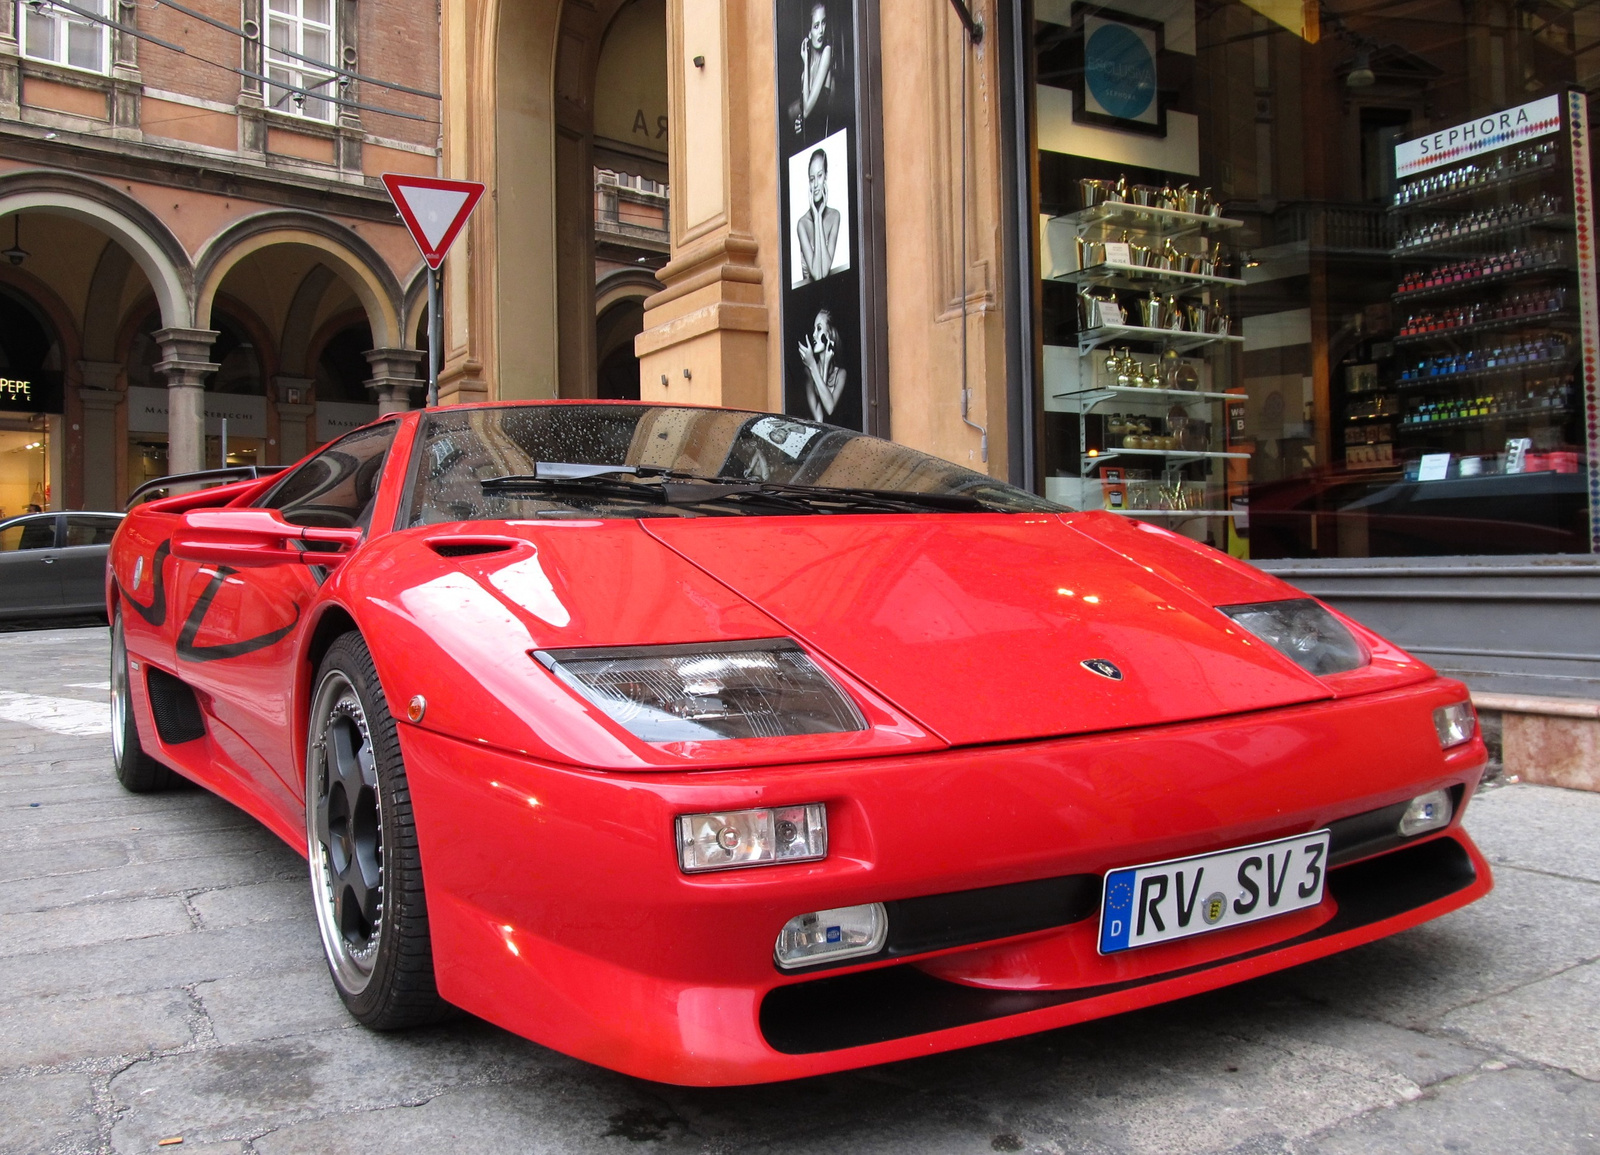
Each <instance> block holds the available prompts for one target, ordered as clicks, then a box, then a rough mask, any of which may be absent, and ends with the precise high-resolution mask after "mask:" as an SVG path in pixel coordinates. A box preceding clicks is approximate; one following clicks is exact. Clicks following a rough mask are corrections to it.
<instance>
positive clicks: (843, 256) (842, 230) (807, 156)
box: [789, 130, 850, 286]
mask: <svg viewBox="0 0 1600 1155" xmlns="http://www.w3.org/2000/svg"><path fill="white" fill-rule="evenodd" d="M849 171H850V153H849V150H848V148H847V147H846V141H845V134H844V132H843V131H842V130H841V131H839V132H836V133H834V134H833V135H832V136H830V137H828V138H827V139H826V140H824V141H822V143H820V144H818V145H817V146H816V147H815V148H807V149H802V150H801V151H800V152H797V153H795V154H794V155H793V156H791V157H790V158H789V246H790V251H789V284H790V285H792V286H800V285H804V284H807V283H809V282H811V281H820V280H822V279H823V278H825V277H830V276H832V275H833V274H834V273H842V272H844V271H845V270H846V269H848V268H849V267H850V186H849V184H848V183H847V181H846V179H845V177H846V174H848V173H849ZM834 174H838V175H837V176H835V175H834Z"/></svg>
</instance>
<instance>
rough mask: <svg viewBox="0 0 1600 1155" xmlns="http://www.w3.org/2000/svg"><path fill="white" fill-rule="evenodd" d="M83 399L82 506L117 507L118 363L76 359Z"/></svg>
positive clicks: (120, 396) (120, 369)
mask: <svg viewBox="0 0 1600 1155" xmlns="http://www.w3.org/2000/svg"><path fill="white" fill-rule="evenodd" d="M78 371H79V372H80V373H82V374H83V382H84V387H83V388H81V389H79V390H78V399H79V400H80V401H82V402H83V508H85V509H117V508H118V507H120V506H121V504H122V502H121V501H120V500H118V492H119V490H120V489H121V487H120V486H119V485H118V484H117V407H118V406H120V405H121V404H122V401H123V397H124V394H123V393H121V392H120V391H119V390H118V389H117V374H119V373H121V372H122V366H121V365H119V364H117V363H116V362H115V361H79V362H78Z"/></svg>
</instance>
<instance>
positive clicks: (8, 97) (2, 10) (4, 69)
mask: <svg viewBox="0 0 1600 1155" xmlns="http://www.w3.org/2000/svg"><path fill="white" fill-rule="evenodd" d="M17 15H18V13H17V6H16V5H15V4H7V5H0V118H4V119H5V120H18V119H20V116H21V101H22V58H21V52H20V50H19V45H18V43H17Z"/></svg>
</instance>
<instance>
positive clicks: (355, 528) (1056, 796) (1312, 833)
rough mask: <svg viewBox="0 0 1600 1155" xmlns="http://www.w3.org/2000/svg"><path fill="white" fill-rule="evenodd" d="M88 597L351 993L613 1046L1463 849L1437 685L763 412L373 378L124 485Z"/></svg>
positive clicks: (1250, 954) (1268, 596)
mask: <svg viewBox="0 0 1600 1155" xmlns="http://www.w3.org/2000/svg"><path fill="white" fill-rule="evenodd" d="M190 484H191V485H192V484H194V483H193V482H191V483H190ZM170 488H172V489H173V490H176V489H181V488H183V485H182V483H181V479H180V480H179V481H178V482H174V483H173V484H172V485H171V487H170ZM107 606H108V610H109V613H110V618H111V623H112V625H111V630H112V659H111V660H112V669H111V683H112V711H113V718H114V725H115V734H114V739H115V740H114V748H115V761H116V773H117V775H118V777H119V778H120V780H121V781H122V782H123V784H124V785H126V786H127V787H128V788H129V789H131V790H136V791H144V790H154V789H158V788H160V787H162V786H163V785H165V784H167V783H169V782H171V781H172V779H173V775H174V774H177V775H182V776H183V777H185V778H189V779H192V780H194V781H195V782H198V783H200V784H202V785H203V786H205V787H206V788H208V789H210V790H213V791H215V792H216V793H218V794H220V795H222V796H223V797H224V798H227V799H228V800H230V801H231V802H233V803H235V804H236V805H238V806H240V807H242V808H243V809H245V810H246V811H248V812H249V813H250V814H252V815H254V816H255V817H256V818H257V819H259V820H260V821H261V822H263V823H265V824H266V825H267V826H268V827H269V828H270V829H271V830H273V831H274V832H276V833H277V834H278V835H279V836H280V837H282V838H283V839H284V840H285V841H287V842H288V843H289V844H290V845H292V846H294V847H295V848H296V849H297V850H298V851H300V852H301V853H302V854H305V855H306V857H307V858H308V860H309V878H310V900H311V905H312V907H313V908H314V910H315V912H316V918H317V923H318V926H319V928H320V931H321V938H322V943H323V947H324V949H325V953H326V955H327V960H328V966H329V970H330V972H331V975H332V979H333V983H334V985H335V986H336V987H337V989H338V992H339V994H340V996H341V997H342V998H343V1000H344V1002H345V1004H346V1006H347V1007H348V1008H349V1010H350V1012H351V1014H352V1015H354V1016H355V1018H357V1019H358V1020H360V1021H361V1022H363V1023H365V1024H367V1025H368V1026H371V1027H375V1028H379V1029H389V1028H397V1027H403V1026H406V1025H409V1024H415V1023H421V1022H427V1021H430V1020H433V1019H435V1018H437V1017H438V1016H439V1015H440V1014H441V1013H443V1012H445V1011H446V1010H447V1009H448V1007H450V1006H452V1005H453V1006H455V1007H460V1008H463V1009H465V1010H466V1011H469V1012H471V1013H472V1014H474V1015H478V1016H481V1017H483V1018H485V1019H488V1020H490V1021H492V1022H494V1023H498V1024H500V1025H502V1026H504V1027H506V1028H507V1029H509V1030H512V1031H515V1032H517V1033H519V1034H521V1035H524V1036H526V1037H528V1038H530V1039H534V1040H536V1041H538V1042H540V1043H543V1044H545V1045H547V1046H549V1047H553V1048H555V1049H556V1050H559V1051H563V1052H565V1053H567V1054H570V1055H575V1056H577V1057H579V1058H582V1059H586V1060H588V1061H590V1062H593V1063H597V1064H600V1065H603V1066H606V1067H610V1068H614V1069H616V1070H619V1071H625V1072H628V1073H631V1074H634V1075H638V1076H642V1077H645V1078H649V1079H655V1080H661V1081H665V1082H673V1083H684V1084H736V1083H754V1082H762V1081H768V1080H776V1079H788V1078H794V1077H798V1076H804V1075H813V1074H818V1073H821V1072H826V1071H835V1070H840V1069H843V1068H849V1067H858V1066H862V1065H866V1064H871V1063H881V1062H885V1061H889V1060H896V1059H903V1058H907V1057H911V1056H916V1055H925V1054H928V1053H931V1052H935V1051H941V1050H948V1049H951V1048H956V1047H965V1046H971V1045H973V1044H979V1043H984V1042H988V1041H991V1040H996V1039H1002V1038H1007V1037H1010V1036H1014V1035H1021V1034H1025V1033H1028V1032H1034V1031H1040V1030H1045V1029H1049V1028H1052V1027H1059V1026H1062V1025H1064V1024H1070V1023H1075V1022H1079V1021H1082V1020H1085V1019H1091V1018H1096V1017H1099V1016H1104V1015H1109V1014H1114V1013H1117V1012H1121V1011H1125V1010H1129V1009H1131V1008H1135V1007H1141V1006H1146V1005H1149V1004H1152V1003H1157V1002H1161V1001H1164V1000H1169V999H1173V998H1177V997H1180V996H1183V995H1188V994H1192V993H1194V992H1198V991H1203V990H1207V989H1211V988H1214V987H1219V986H1223V985H1225V984H1228V983H1234V982H1238V981H1240V980H1242V979H1247V978H1250V977H1253V976H1257V975H1261V974H1264V973H1267V972H1270V971H1274V970H1278V969H1280V968H1284V967H1289V966H1292V965H1294V964H1296V963H1301V962H1304V961H1306V960H1309V959H1314V958H1317V957H1319V956H1323V955H1327V954H1331V953H1333V952H1335V951H1341V950H1345V949H1347V948H1349V947H1352V946H1355V945H1357V944H1360V943H1365V942H1369V941H1371V940H1373V939H1376V938H1380V937H1382V936H1384V935H1389V934H1393V933H1395V932H1397V931H1400V930H1404V929H1406V928H1408V927H1412V926H1415V925H1416V924H1418V923H1420V922H1423V921H1425V920H1427V919H1431V918H1434V917H1436V916H1438V915H1440V914H1443V913H1445V912H1446V911H1449V910H1453V909H1455V908H1457V907H1460V906H1462V905H1464V904H1466V903H1468V902H1471V901H1472V900H1474V899H1476V898H1478V897H1480V896H1482V895H1483V894H1485V893H1487V892H1488V890H1489V888H1490V886H1491V885H1492V883H1491V880H1490V874H1489V868H1488V866H1487V864H1486V863H1485V861H1484V859H1483V856H1482V855H1481V854H1480V853H1479V852H1478V850H1477V848H1476V847H1475V846H1474V845H1473V843H1472V841H1471V840H1470V839H1469V838H1468V837H1467V835H1466V834H1465V833H1464V832H1463V831H1462V828H1461V821H1460V820H1461V814H1462V811H1463V809H1464V808H1465V806H1466V805H1467V802H1468V800H1469V799H1470V798H1471V796H1472V793H1473V789H1474V787H1475V786H1476V784H1477V782H1478V778H1479V775H1480V773H1481V772H1482V769H1483V766H1484V763H1485V752H1484V746H1483V743H1482V741H1481V740H1480V738H1479V736H1478V734H1477V729H1476V718H1475V715H1474V714H1473V710H1472V706H1471V704H1470V701H1469V699H1468V695H1467V691H1466V689H1465V688H1464V687H1463V686H1462V685H1461V684H1460V683H1458V682H1454V681H1450V680H1448V679H1444V678H1440V677H1438V676H1436V675H1435V674H1434V672H1433V671H1432V670H1430V669H1429V668H1428V667H1427V666H1426V665H1424V664H1423V663H1421V662H1419V661H1417V660H1415V659H1414V658H1412V657H1410V656H1409V655H1407V654H1406V653H1404V652H1402V651H1401V650H1399V649H1397V648H1396V647H1394V646H1393V645H1390V644H1389V643H1387V642H1385V641H1384V640H1383V639H1381V638H1379V637H1376V636H1374V635H1373V634H1372V633H1370V632H1369V631H1367V630H1365V629H1363V628H1362V627H1361V626H1360V625H1358V624H1357V623H1355V622H1352V621H1350V620H1348V619H1346V618H1344V617H1342V616H1340V615H1339V614H1338V613H1337V612H1335V611H1333V610H1331V609H1329V608H1328V607H1326V606H1324V605H1323V604H1321V603H1320V602H1318V601H1316V600H1315V599H1312V598H1308V597H1306V596H1304V595H1303V594H1301V593H1299V592H1298V591H1296V590H1295V589H1293V588H1291V587H1289V586H1287V585H1285V584H1283V583H1282V582H1280V581H1278V580H1276V579H1275V578H1272V577H1270V576H1268V575H1266V574H1263V573H1261V572H1260V571H1258V570H1256V569H1253V568H1251V567H1250V566H1248V565H1246V564H1244V563H1241V562H1238V561H1235V560H1234V559H1232V558H1229V557H1227V556H1225V555H1223V554H1221V553H1218V552H1216V551H1214V550H1212V549H1210V548H1208V547H1206V546H1203V545H1199V544H1197V543H1195V542H1192V541H1190V540H1188V539H1186V538H1184V537H1181V536H1179V535H1177V534H1174V533H1171V532H1168V531H1166V530H1164V529H1160V528H1157V527H1155V526H1153V525H1150V524H1146V523H1144V522H1141V521H1139V520H1136V519H1133V518H1129V517H1124V516H1119V515H1116V514H1112V513H1106V512H1099V511H1095V512H1077V511H1072V510H1068V509H1064V508H1062V507H1059V506H1056V505H1053V504H1051V503H1049V502H1046V501H1043V500H1041V499H1040V498H1037V497H1035V496H1033V495H1031V494H1029V493H1026V492H1024V491H1022V490H1019V489H1014V488H1011V487H1009V486H1007V485H1004V484H1002V483H1000V482H997V481H995V480H993V479H992V478H989V477H986V476H983V475H980V474H977V473H974V472H971V471H969V470H966V469H963V468H960V467H958V466H956V465H952V464H950V463H949V462H946V461H942V460H939V459H937V458H934V457H930V456H928V455H925V454H922V453H919V452H916V451H914V450H911V449H908V448H905V447H903V446H900V445H895V444H892V443H889V442H886V441H882V440H878V439H876V438H873V437H868V436H864V435H862V434H858V433H854V432H851V431H848V430H844V429H837V428H832V427H830V426H827V425H819V424H815V423H812V422H807V421H799V420H793V419H790V418H787V417H782V416H777V415H773V414H766V413H753V412H739V411H732V410H726V409H709V408H693V407H686V406H671V405H647V404H639V403H629V402H613V403H608V402H548V403H534V402H528V403H504V404H486V405H479V406H463V407H453V408H445V409H433V410H427V411H423V412H410V413H404V414H396V415H391V416H389V417H386V418H384V419H381V420H379V421H378V422H376V423H374V424H372V425H368V426H366V427H364V428H362V429H359V430H356V431H355V432H353V433H350V434H348V435H346V436H344V437H342V438H340V439H339V440H337V441H335V442H333V443H332V444H330V445H327V446H325V447H324V448H322V449H321V450H319V451H317V452H316V453H314V454H313V455H311V456H310V457H308V458H307V459H305V460H304V461H302V462H300V463H299V464H297V465H295V466H293V467H291V468H289V469H287V470H284V471H281V472H277V473H275V474H273V475H271V476H263V477H245V478H243V479H242V480H236V481H230V482H229V483H228V484H223V485H221V486H218V487H215V488H210V489H199V490H197V491H194V492H187V493H177V494H176V495H174V496H167V497H160V498H157V499H155V500H151V501H147V502H145V503H143V504H138V505H135V507H134V508H133V510H132V511H131V512H130V513H129V514H128V516H127V517H126V518H125V519H124V521H123V523H122V525H121V527H120V529H119V530H118V532H117V535H116V539H115V541H114V543H113V546H112V551H111V559H110V564H109V572H108V578H107Z"/></svg>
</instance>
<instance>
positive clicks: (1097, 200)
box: [1078, 177, 1117, 209]
mask: <svg viewBox="0 0 1600 1155" xmlns="http://www.w3.org/2000/svg"><path fill="white" fill-rule="evenodd" d="M1116 191H1117V186H1116V185H1115V184H1114V183H1112V182H1111V181H1108V180H1094V179H1092V178H1089V177H1085V178H1084V179H1082V180H1080V181H1079V182H1078V192H1079V193H1080V194H1081V195H1082V197H1083V207H1084V208H1086V209H1092V208H1094V207H1095V206H1096V205H1104V204H1113V203H1115V201H1114V200H1113V198H1114V196H1115V194H1116Z"/></svg>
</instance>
